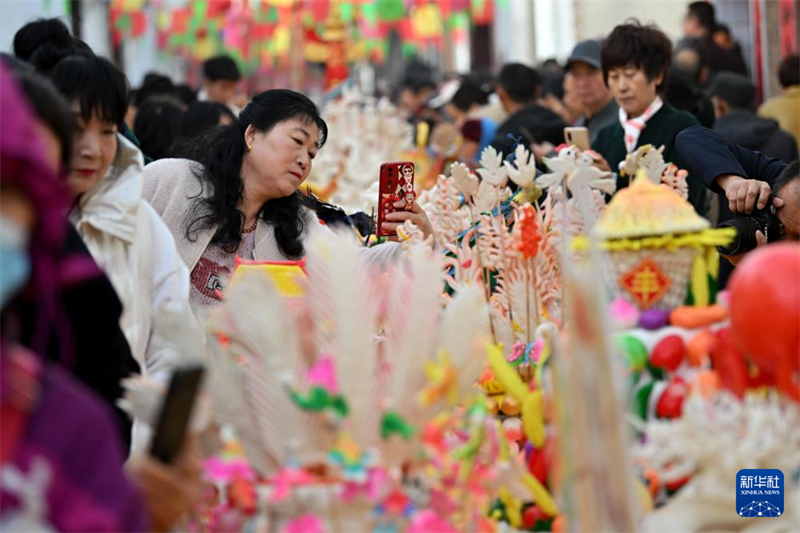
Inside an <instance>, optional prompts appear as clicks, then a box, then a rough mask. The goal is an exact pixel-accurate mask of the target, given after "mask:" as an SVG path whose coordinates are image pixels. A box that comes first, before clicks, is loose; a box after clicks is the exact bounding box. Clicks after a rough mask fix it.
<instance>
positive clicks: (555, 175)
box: [536, 146, 578, 190]
mask: <svg viewBox="0 0 800 533" xmlns="http://www.w3.org/2000/svg"><path fill="white" fill-rule="evenodd" d="M577 159H578V150H577V148H575V147H574V146H569V147H567V148H564V149H562V150H561V151H560V152H558V156H556V157H550V158H548V157H545V158H544V164H545V165H547V168H549V169H550V170H552V172H551V173H550V174H543V175H541V176H539V177H538V178H536V186H537V187H539V188H540V189H542V190H544V189H549V188H551V187H557V186H558V185H560V184H561V182H563V181H564V178H565V177H566V176H569V175H570V174H571V173H572V171H573V170H575V165H576V160H577Z"/></svg>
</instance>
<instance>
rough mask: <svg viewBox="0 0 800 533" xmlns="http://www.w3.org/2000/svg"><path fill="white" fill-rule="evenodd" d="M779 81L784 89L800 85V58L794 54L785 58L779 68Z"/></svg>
mask: <svg viewBox="0 0 800 533" xmlns="http://www.w3.org/2000/svg"><path fill="white" fill-rule="evenodd" d="M778 81H779V82H780V84H781V87H783V88H786V87H791V86H792V85H800V56H798V55H797V54H794V55H791V56H787V57H785V58H783V61H781V64H780V66H779V67H778Z"/></svg>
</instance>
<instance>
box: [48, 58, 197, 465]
mask: <svg viewBox="0 0 800 533" xmlns="http://www.w3.org/2000/svg"><path fill="white" fill-rule="evenodd" d="M52 79H53V82H54V83H55V85H56V87H57V88H58V89H59V91H61V93H62V94H63V95H64V96H65V97H66V98H67V100H68V102H69V103H70V109H71V111H72V112H73V114H74V116H75V121H76V125H77V128H76V129H77V132H76V135H75V142H74V145H73V152H72V158H71V163H70V170H69V174H68V175H67V185H68V186H69V188H70V190H71V191H72V193H73V194H74V195H75V197H76V199H75V203H74V206H73V208H72V211H71V213H70V220H71V222H72V223H73V225H74V226H75V228H76V229H77V230H78V232H79V233H80V235H81V237H82V239H83V241H84V242H85V243H86V246H87V247H88V249H89V251H90V252H91V254H92V257H93V258H94V259H95V261H96V262H97V264H98V265H99V266H100V267H101V268H102V269H103V270H104V272H105V273H106V275H107V276H108V278H109V279H110V280H111V283H112V285H113V286H114V289H115V290H116V291H117V293H118V295H119V298H120V300H121V301H122V305H123V313H122V316H121V318H120V326H121V328H122V330H123V332H124V333H125V337H126V338H127V340H128V343H129V344H130V347H131V352H132V353H133V356H134V358H136V360H137V361H138V362H139V365H140V366H141V368H142V373H143V375H145V376H147V377H150V378H153V379H155V380H157V381H161V382H162V383H163V382H164V381H165V380H166V377H167V375H168V372H169V370H170V369H171V368H172V365H173V364H174V363H175V362H176V361H174V356H173V355H172V353H173V352H170V350H168V349H165V346H166V345H168V342H165V340H164V339H163V337H164V335H169V332H164V331H163V330H159V329H158V328H157V325H158V324H157V323H158V317H159V316H160V314H161V313H167V312H169V313H174V312H175V309H182V310H185V311H184V313H185V319H186V320H189V321H192V320H194V317H193V315H192V313H191V310H190V308H189V305H188V299H189V271H188V269H187V268H186V265H185V264H184V263H183V261H182V260H181V257H180V256H179V255H178V251H177V249H176V247H175V241H174V239H173V237H172V234H171V233H170V231H169V229H168V228H167V226H166V225H165V224H164V222H163V221H162V220H161V218H160V217H159V216H158V214H157V213H156V211H155V210H154V209H153V207H152V206H151V205H150V204H149V203H148V202H147V201H146V200H144V199H143V198H142V179H143V169H144V162H143V157H142V153H141V152H140V151H139V150H138V149H137V148H136V147H135V146H134V145H133V144H132V143H131V142H130V141H128V140H127V139H125V138H124V137H123V136H122V135H121V134H120V133H119V129H118V128H119V126H120V125H121V124H122V121H123V119H124V116H125V109H126V107H127V81H126V79H125V75H124V74H123V73H122V72H120V71H119V70H118V69H117V68H116V67H115V66H114V65H112V64H111V63H110V62H109V61H107V60H106V59H103V58H99V57H95V56H88V55H87V56H81V57H69V58H66V59H64V60H62V61H61V62H59V63H58V65H56V67H55V69H54V71H53V74H52ZM180 341H181V340H180V339H175V344H178V343H180ZM134 432H135V433H136V426H134ZM144 440H145V439H144V438H143V437H142V436H141V435H140V436H139V437H137V436H136V435H134V441H135V442H134V450H136V449H137V448H139V449H141V447H142V446H143V445H144Z"/></svg>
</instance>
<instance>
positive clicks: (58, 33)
mask: <svg viewBox="0 0 800 533" xmlns="http://www.w3.org/2000/svg"><path fill="white" fill-rule="evenodd" d="M45 44H48V45H51V46H53V47H55V48H67V47H69V46H71V45H72V34H71V33H70V32H69V28H67V25H66V24H64V22H63V21H62V20H61V19H57V18H50V19H45V18H40V19H37V20H34V21H32V22H29V23H27V24H25V25H24V26H23V27H22V28H20V29H19V30H18V31H17V33H15V34H14V55H15V56H17V57H18V58H20V59H22V60H23V61H30V59H31V57H32V56H33V54H34V52H36V50H37V49H38V48H39V47H40V46H42V45H45Z"/></svg>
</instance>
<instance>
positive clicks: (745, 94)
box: [707, 72, 756, 109]
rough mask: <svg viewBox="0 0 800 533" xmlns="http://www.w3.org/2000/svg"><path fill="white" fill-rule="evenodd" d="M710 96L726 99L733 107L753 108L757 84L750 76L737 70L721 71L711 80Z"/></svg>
mask: <svg viewBox="0 0 800 533" xmlns="http://www.w3.org/2000/svg"><path fill="white" fill-rule="evenodd" d="M707 92H708V95H709V96H716V97H717V98H720V99H721V100H724V101H725V102H727V103H728V105H729V106H730V107H731V108H732V109H751V108H752V106H753V101H754V100H755V97H756V86H755V84H754V83H753V82H752V80H751V79H750V78H748V77H747V76H743V75H741V74H737V73H735V72H719V73H717V74H716V75H715V76H714V78H713V79H712V80H711V84H710V85H709V88H708V91H707Z"/></svg>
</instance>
